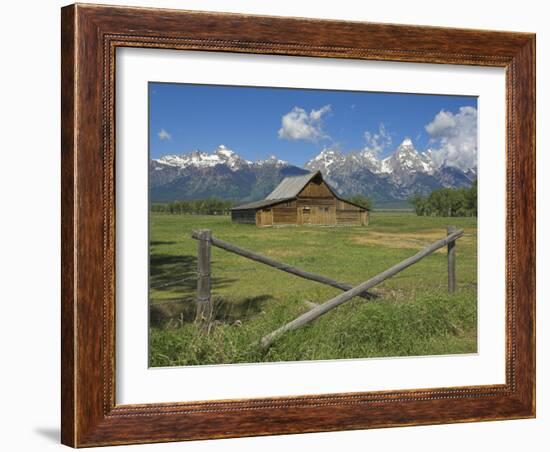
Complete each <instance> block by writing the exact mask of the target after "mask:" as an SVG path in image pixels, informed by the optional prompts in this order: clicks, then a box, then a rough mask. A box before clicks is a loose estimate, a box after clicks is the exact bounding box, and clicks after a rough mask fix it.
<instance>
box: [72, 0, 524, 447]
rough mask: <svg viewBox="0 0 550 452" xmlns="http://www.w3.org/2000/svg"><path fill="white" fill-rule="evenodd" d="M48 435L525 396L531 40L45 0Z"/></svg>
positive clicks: (175, 433)
mask: <svg viewBox="0 0 550 452" xmlns="http://www.w3.org/2000/svg"><path fill="white" fill-rule="evenodd" d="M62 239H63V240H62V242H63V245H62V442H63V443H64V444H67V445H70V446H73V447H84V446H98V445H113V444H132V443H146V442H161V441H179V440H192V439H208V438H226V437H236V436H253V435H270V434H284V433H300V432H315V431H334V430H346V429H361V428H376V427H389V426H402V425H422V424H439V423H450V422H467V421H482V420H497V419H518V418H528V417H533V416H535V331H534V325H535V323H534V320H535V279H534V277H535V37H534V35H532V34H526V33H511V32H494V31H480V30H461V29H446V28H435V27H418V26H406V25H386V24H372V23H359V22H338V21H322V20H312V19H298V18H278V17H262V16H246V15H235V14H218V13H206V12H189V11H176V10H161V9H146V8H145V9H144V8H122V7H109V6H92V5H78V4H76V5H71V6H67V7H65V8H63V9H62Z"/></svg>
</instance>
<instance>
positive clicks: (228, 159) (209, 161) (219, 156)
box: [154, 144, 288, 171]
mask: <svg viewBox="0 0 550 452" xmlns="http://www.w3.org/2000/svg"><path fill="white" fill-rule="evenodd" d="M154 161H155V162H156V163H160V164H163V165H168V166H172V167H176V168H180V169H185V168H189V167H194V168H208V167H213V166H216V165H225V166H227V167H228V168H229V169H231V170H232V171H237V170H238V169H241V168H245V167H250V166H251V165H256V166H261V165H264V164H269V165H275V166H277V167H282V166H287V165H288V162H286V161H284V160H279V159H278V158H277V157H275V156H274V155H270V156H269V157H268V158H267V159H265V160H257V161H255V162H251V161H249V160H245V159H244V158H242V157H241V156H240V155H239V154H237V153H236V152H235V151H233V150H232V149H230V148H228V147H227V146H225V145H224V144H220V145H219V146H218V147H217V148H216V149H215V150H214V151H213V152H212V153H211V154H210V153H208V152H202V151H200V150H198V149H197V150H195V151H192V152H189V153H186V154H185V153H184V154H179V155H165V156H162V157H160V158H158V159H154ZM157 168H160V169H162V167H157Z"/></svg>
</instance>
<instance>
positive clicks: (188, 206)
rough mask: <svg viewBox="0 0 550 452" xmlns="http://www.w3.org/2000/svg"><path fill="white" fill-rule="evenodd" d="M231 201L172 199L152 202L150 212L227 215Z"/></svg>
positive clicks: (231, 204)
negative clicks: (164, 201) (171, 200)
mask: <svg viewBox="0 0 550 452" xmlns="http://www.w3.org/2000/svg"><path fill="white" fill-rule="evenodd" d="M232 207H233V201H229V200H225V199H219V198H214V197H212V198H207V199H194V200H189V201H173V202H168V203H153V204H152V205H151V212H160V213H170V214H180V215H181V214H191V215H229V212H230V210H231V208H232Z"/></svg>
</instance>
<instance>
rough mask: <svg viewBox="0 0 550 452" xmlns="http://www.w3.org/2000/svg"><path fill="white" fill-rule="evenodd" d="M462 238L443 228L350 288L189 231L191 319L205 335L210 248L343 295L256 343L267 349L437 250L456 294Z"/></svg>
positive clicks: (460, 233)
mask: <svg viewBox="0 0 550 452" xmlns="http://www.w3.org/2000/svg"><path fill="white" fill-rule="evenodd" d="M463 235H464V230H463V229H459V230H457V229H455V228H454V227H452V226H448V227H447V235H446V237H444V238H442V239H440V240H438V241H436V242H434V243H432V244H430V245H428V246H427V247H425V248H424V249H422V250H420V251H419V252H418V253H416V254H415V255H414V256H411V257H409V258H407V259H405V260H403V261H401V262H399V263H398V264H396V265H394V266H393V267H390V268H388V269H387V270H384V271H383V272H382V273H379V274H378V275H376V276H374V277H372V278H370V279H368V280H367V281H364V282H363V283H361V284H359V285H357V286H352V285H351V284H347V283H343V282H339V281H336V280H334V279H331V278H327V277H326V276H322V275H317V274H315V273H311V272H308V271H305V270H302V269H300V268H296V267H293V266H291V265H288V264H285V263H282V262H278V261H275V260H273V259H271V258H269V257H267V256H264V255H262V254H259V253H256V252H254V251H250V250H247V249H244V248H241V247H239V246H237V245H234V244H232V243H228V242H225V241H224V240H220V239H218V238H216V237H214V236H213V235H212V231H210V230H209V229H201V230H198V231H193V233H192V234H191V237H192V238H194V239H196V240H197V241H198V255H197V256H198V279H197V311H196V312H197V314H196V317H195V322H196V323H197V324H199V325H200V326H201V328H203V329H205V330H206V331H208V329H209V326H210V322H211V320H212V312H213V303H212V293H211V286H212V284H211V261H210V255H211V251H210V250H211V247H212V246H215V247H217V248H221V249H223V250H225V251H229V252H231V253H234V254H238V255H239V256H242V257H245V258H247V259H251V260H253V261H255V262H260V263H262V264H265V265H268V266H270V267H273V268H276V269H277V270H281V271H284V272H287V273H290V274H293V275H296V276H299V277H301V278H305V279H308V280H311V281H316V282H318V283H321V284H326V285H328V286H331V287H335V288H337V289H340V290H342V291H344V292H343V293H341V294H339V295H337V296H336V297H334V298H332V299H330V300H329V301H327V302H325V303H323V304H320V305H316V306H314V307H313V308H312V309H310V310H309V311H307V312H306V313H305V314H302V315H301V316H299V317H298V318H296V319H294V320H293V321H291V322H289V323H287V324H285V325H283V326H281V327H280V328H278V329H277V330H275V331H273V332H272V333H270V334H268V335H266V336H264V337H263V338H262V339H261V340H260V345H261V346H262V347H263V348H268V347H269V346H271V344H272V343H273V342H274V341H275V340H276V339H277V338H278V337H280V336H281V335H282V334H284V333H286V332H287V331H292V330H295V329H297V328H300V327H301V326H304V325H306V324H308V323H310V322H312V321H313V320H315V319H317V318H318V317H320V316H322V315H323V314H325V313H327V312H328V311H330V310H332V309H334V308H335V307H337V306H340V305H341V304H342V303H345V302H346V301H349V300H351V299H352V298H353V297H356V296H360V297H363V298H366V299H371V298H373V297H374V295H373V294H372V293H370V292H368V291H369V289H371V288H373V287H374V286H376V285H377V284H380V283H381V282H383V281H385V280H386V279H388V278H391V277H392V276H394V275H396V274H397V273H399V272H401V271H403V270H405V269H406V268H408V267H410V266H411V265H413V264H416V263H417V262H419V261H420V260H421V259H423V258H425V257H426V256H429V255H430V254H432V253H434V252H435V251H437V250H438V249H440V248H443V247H444V246H447V287H448V291H449V292H454V291H455V290H456V248H455V246H456V240H458V239H459V238H460V237H462V236H463Z"/></svg>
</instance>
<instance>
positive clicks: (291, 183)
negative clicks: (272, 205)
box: [265, 171, 320, 200]
mask: <svg viewBox="0 0 550 452" xmlns="http://www.w3.org/2000/svg"><path fill="white" fill-rule="evenodd" d="M318 174H320V172H319V171H315V172H314V173H308V174H304V175H302V176H290V177H285V178H284V179H283V180H282V181H281V183H280V184H279V185H277V187H275V190H273V191H272V192H271V193H270V194H269V195H267V196H266V198H265V199H266V200H267V199H281V198H294V197H296V196H298V194H299V193H300V192H301V191H302V189H303V188H304V187H305V186H306V185H307V184H308V182H309V181H310V180H311V179H313V178H314V177H315V176H317V175H318Z"/></svg>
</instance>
